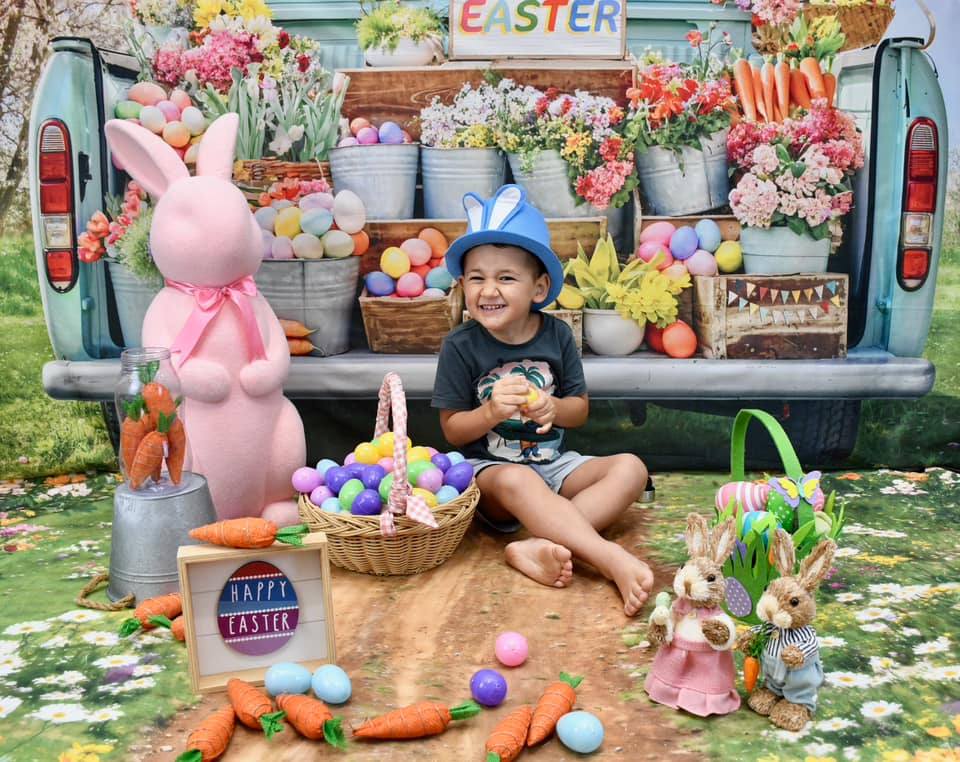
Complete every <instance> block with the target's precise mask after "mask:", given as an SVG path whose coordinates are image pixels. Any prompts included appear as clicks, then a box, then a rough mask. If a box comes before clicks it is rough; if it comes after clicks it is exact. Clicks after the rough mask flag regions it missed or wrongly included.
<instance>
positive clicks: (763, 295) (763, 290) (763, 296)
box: [760, 286, 770, 302]
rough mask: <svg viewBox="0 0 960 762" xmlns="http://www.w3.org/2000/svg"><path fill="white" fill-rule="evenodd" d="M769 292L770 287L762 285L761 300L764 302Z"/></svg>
mask: <svg viewBox="0 0 960 762" xmlns="http://www.w3.org/2000/svg"><path fill="white" fill-rule="evenodd" d="M769 293H770V289H769V288H767V287H766V286H760V301H761V302H762V301H763V300H764V299H766V298H767V294H769Z"/></svg>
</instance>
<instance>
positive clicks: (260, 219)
mask: <svg viewBox="0 0 960 762" xmlns="http://www.w3.org/2000/svg"><path fill="white" fill-rule="evenodd" d="M253 219H255V220H256V221H257V224H258V225H259V226H260V227H261V228H263V229H264V230H269V231H270V232H271V233H272V232H273V223H274V220H276V219H277V210H276V209H274V208H273V207H272V206H262V207H260V208H259V209H257V211H255V212H254V213H253Z"/></svg>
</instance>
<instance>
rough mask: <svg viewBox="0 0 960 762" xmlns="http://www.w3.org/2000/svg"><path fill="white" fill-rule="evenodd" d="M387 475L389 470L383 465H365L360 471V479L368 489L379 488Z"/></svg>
mask: <svg viewBox="0 0 960 762" xmlns="http://www.w3.org/2000/svg"><path fill="white" fill-rule="evenodd" d="M386 475H387V470H386V469H385V468H384V467H383V466H364V467H363V470H362V471H361V472H360V481H362V482H363V486H364V487H366V488H367V489H377V487H379V486H380V481H381V480H382V479H383V477H384V476H386Z"/></svg>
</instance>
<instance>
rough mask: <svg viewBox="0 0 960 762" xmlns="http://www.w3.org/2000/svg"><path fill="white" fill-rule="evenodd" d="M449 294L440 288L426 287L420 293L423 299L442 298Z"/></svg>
mask: <svg viewBox="0 0 960 762" xmlns="http://www.w3.org/2000/svg"><path fill="white" fill-rule="evenodd" d="M446 295H447V292H446V291H444V290H443V289H440V288H425V289H423V293H422V294H420V297H421V298H422V299H442V298H444V297H445V296H446Z"/></svg>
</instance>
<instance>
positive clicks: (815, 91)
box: [800, 56, 827, 100]
mask: <svg viewBox="0 0 960 762" xmlns="http://www.w3.org/2000/svg"><path fill="white" fill-rule="evenodd" d="M800 72H801V73H802V74H803V78H804V79H805V80H806V82H807V90H808V91H809V93H810V99H811V100H816V99H817V98H826V97H827V86H826V85H825V84H824V83H823V73H822V72H821V71H820V62H819V61H817V59H816V58H814V57H813V56H808V57H807V58H804V59H803V60H802V61H801V62H800Z"/></svg>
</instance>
